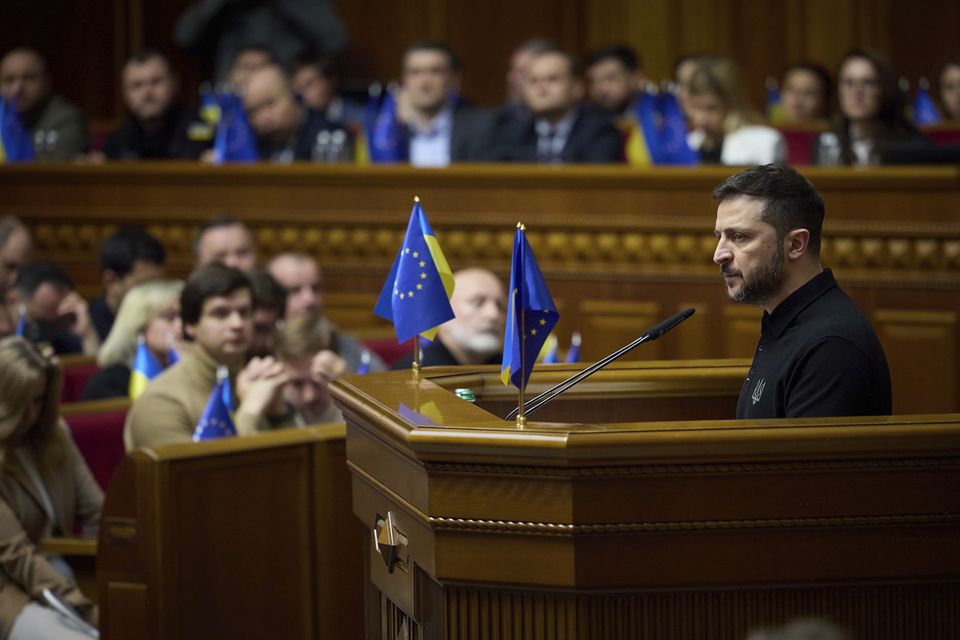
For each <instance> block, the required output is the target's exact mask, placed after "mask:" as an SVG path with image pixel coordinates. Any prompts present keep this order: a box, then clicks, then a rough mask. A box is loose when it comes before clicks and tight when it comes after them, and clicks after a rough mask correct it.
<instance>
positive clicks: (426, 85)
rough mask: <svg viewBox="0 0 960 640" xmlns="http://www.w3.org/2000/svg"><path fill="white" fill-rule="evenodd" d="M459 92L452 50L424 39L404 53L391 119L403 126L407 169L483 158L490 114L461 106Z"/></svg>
mask: <svg viewBox="0 0 960 640" xmlns="http://www.w3.org/2000/svg"><path fill="white" fill-rule="evenodd" d="M459 92H460V60H459V58H458V57H457V55H456V54H455V53H454V52H453V50H452V49H450V48H449V47H447V46H446V45H444V44H440V43H438V42H430V41H426V42H419V43H417V44H414V45H412V46H411V47H409V48H408V49H407V50H406V52H404V54H403V72H402V81H401V86H400V93H399V95H398V98H397V115H398V117H399V118H400V120H401V121H402V122H403V123H405V124H406V126H407V136H408V144H409V158H410V164H412V165H413V166H415V167H444V166H447V165H448V164H450V163H451V162H470V161H480V160H486V159H488V156H489V151H488V145H489V143H490V136H491V135H492V133H493V126H494V117H493V114H492V113H491V112H488V111H486V110H482V109H476V108H473V107H470V106H467V105H465V104H463V103H462V102H461V101H460V99H459Z"/></svg>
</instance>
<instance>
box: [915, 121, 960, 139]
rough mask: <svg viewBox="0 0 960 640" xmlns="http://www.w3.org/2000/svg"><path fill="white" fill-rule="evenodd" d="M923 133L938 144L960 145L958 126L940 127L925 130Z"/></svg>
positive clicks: (959, 127)
mask: <svg viewBox="0 0 960 640" xmlns="http://www.w3.org/2000/svg"><path fill="white" fill-rule="evenodd" d="M921 131H922V132H923V135H925V136H927V137H928V138H930V139H931V140H933V141H934V142H936V143H937V144H960V126H958V125H938V126H935V127H930V128H923V129H921Z"/></svg>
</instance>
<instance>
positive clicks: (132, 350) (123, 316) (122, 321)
mask: <svg viewBox="0 0 960 640" xmlns="http://www.w3.org/2000/svg"><path fill="white" fill-rule="evenodd" d="M182 290H183V282H182V281H180V280H151V281H149V282H144V283H142V284H139V285H137V286H135V287H134V288H132V289H130V291H128V292H127V294H126V295H125V296H124V297H123V301H122V302H121V303H120V308H119V309H118V310H117V317H116V319H115V320H114V322H113V327H112V328H111V329H110V334H109V335H108V336H107V339H106V341H105V342H104V343H103V346H101V347H100V351H99V352H98V353H97V364H99V365H100V371H98V372H97V373H96V375H94V376H93V377H92V378H90V381H89V382H88V383H87V386H86V388H85V389H84V390H83V395H82V397H81V399H82V400H99V399H103V398H120V397H125V396H127V395H128V394H129V389H130V373H131V368H132V367H133V359H134V356H135V355H136V352H137V345H138V342H139V340H140V339H141V336H142V338H143V341H144V344H145V345H146V347H147V349H148V351H149V352H150V354H151V355H152V356H153V357H154V359H156V361H157V363H158V364H159V365H160V367H161V368H164V367H166V366H167V365H168V364H170V363H169V361H168V360H169V351H170V349H171V348H173V349H174V351H179V350H180V349H181V348H182V343H181V340H182V329H181V327H182V325H181V322H180V292H181V291H182Z"/></svg>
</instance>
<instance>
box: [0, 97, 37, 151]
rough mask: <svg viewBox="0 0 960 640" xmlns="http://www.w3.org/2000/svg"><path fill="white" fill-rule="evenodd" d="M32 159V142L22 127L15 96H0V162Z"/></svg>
mask: <svg viewBox="0 0 960 640" xmlns="http://www.w3.org/2000/svg"><path fill="white" fill-rule="evenodd" d="M31 160H33V142H32V141H31V140H30V134H29V133H28V132H27V130H26V129H24V128H23V122H22V121H21V120H20V114H19V113H18V112H17V101H16V99H15V98H11V99H10V100H7V99H5V98H0V163H4V162H29V161H31Z"/></svg>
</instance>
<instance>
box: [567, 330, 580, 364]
mask: <svg viewBox="0 0 960 640" xmlns="http://www.w3.org/2000/svg"><path fill="white" fill-rule="evenodd" d="M580 341H581V338H580V332H579V331H574V332H573V335H572V336H571V337H570V350H569V351H567V358H566V359H565V360H564V362H580Z"/></svg>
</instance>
